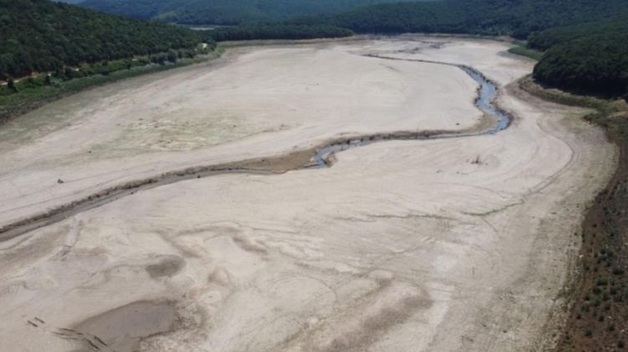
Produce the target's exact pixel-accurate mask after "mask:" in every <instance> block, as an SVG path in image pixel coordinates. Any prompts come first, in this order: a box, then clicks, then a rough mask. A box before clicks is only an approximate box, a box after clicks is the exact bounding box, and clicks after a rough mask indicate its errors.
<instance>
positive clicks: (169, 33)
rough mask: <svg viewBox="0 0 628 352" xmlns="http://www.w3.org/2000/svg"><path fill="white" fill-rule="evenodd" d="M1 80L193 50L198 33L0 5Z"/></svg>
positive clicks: (2, 0) (12, 0) (91, 14)
mask: <svg viewBox="0 0 628 352" xmlns="http://www.w3.org/2000/svg"><path fill="white" fill-rule="evenodd" d="M0 33H2V35H0V48H1V49H0V79H6V78H7V77H11V76H12V77H19V76H24V75H28V74H30V73H31V72H33V71H38V72H41V71H53V70H56V69H59V68H61V67H63V66H64V65H78V64H80V63H91V62H98V61H102V60H115V59H123V58H131V57H133V56H134V55H147V54H154V53H161V52H167V51H168V50H171V49H193V48H194V47H195V46H196V45H197V44H198V43H199V42H200V37H199V36H198V34H197V33H195V32H193V31H190V30H187V29H184V28H178V27H175V26H170V25H166V24H157V23H143V22H140V21H136V20H131V19H125V18H121V17H117V16H110V15H105V14H101V13H98V12H95V11H92V10H88V9H83V8H80V7H76V6H73V5H68V4H63V3H54V2H50V1H48V0H0Z"/></svg>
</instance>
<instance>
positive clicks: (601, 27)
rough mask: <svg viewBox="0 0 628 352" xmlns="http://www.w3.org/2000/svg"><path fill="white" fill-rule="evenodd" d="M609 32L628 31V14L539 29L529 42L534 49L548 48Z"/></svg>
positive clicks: (529, 45)
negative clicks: (609, 18) (611, 18)
mask: <svg viewBox="0 0 628 352" xmlns="http://www.w3.org/2000/svg"><path fill="white" fill-rule="evenodd" d="M625 12H626V11H624V13H625ZM608 33H616V34H619V33H628V15H626V16H620V17H618V18H615V19H613V20H605V21H595V22H584V23H579V24H576V25H571V26H564V27H557V28H551V29H546V30H543V31H538V32H535V33H533V34H532V35H531V36H530V38H529V40H528V43H527V44H528V47H530V48H532V49H536V50H547V49H549V48H551V47H553V46H555V45H558V44H563V43H566V42H568V41H571V40H574V39H578V38H582V37H587V36H592V35H605V34H608Z"/></svg>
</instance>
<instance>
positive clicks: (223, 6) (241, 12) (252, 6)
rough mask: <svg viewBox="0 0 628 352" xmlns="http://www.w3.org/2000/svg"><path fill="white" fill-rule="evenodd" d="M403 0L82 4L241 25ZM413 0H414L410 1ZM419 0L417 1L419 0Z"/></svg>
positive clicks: (103, 0) (108, 0)
mask: <svg viewBox="0 0 628 352" xmlns="http://www.w3.org/2000/svg"><path fill="white" fill-rule="evenodd" d="M397 1H399V0H270V1H269V0H87V1H85V2H84V3H82V4H81V5H82V6H85V7H88V8H92V9H95V10H99V11H103V12H107V13H112V14H118V15H124V16H129V17H133V18H138V19H144V20H146V19H157V20H163V21H167V22H178V23H186V24H239V23H243V22H252V21H275V20H283V19H287V18H290V17H293V16H301V15H314V14H331V13H336V12H341V11H347V10H350V9H352V8H355V7H358V6H365V5H372V4H378V3H391V2H397ZM408 1H412V0H408ZM415 1H416V0H415Z"/></svg>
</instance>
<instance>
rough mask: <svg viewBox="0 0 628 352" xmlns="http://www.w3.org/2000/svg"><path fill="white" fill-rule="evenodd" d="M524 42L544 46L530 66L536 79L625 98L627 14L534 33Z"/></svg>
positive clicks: (627, 94) (627, 93) (627, 83)
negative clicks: (540, 57) (611, 19)
mask: <svg viewBox="0 0 628 352" xmlns="http://www.w3.org/2000/svg"><path fill="white" fill-rule="evenodd" d="M528 45H529V46H530V47H532V48H536V49H547V51H546V52H545V54H544V55H543V58H542V59H541V61H539V63H538V64H537V65H536V67H535V68H534V78H535V79H537V80H538V81H540V82H543V83H545V84H548V85H551V86H554V87H558V88H562V89H564V90H567V91H571V92H575V93H583V94H595V95H600V96H603V97H623V98H624V99H626V100H628V16H626V17H623V18H619V19H617V20H614V21H600V22H588V23H583V24H580V25H571V26H568V27H558V28H552V29H548V30H545V31H541V32H537V33H535V34H533V35H532V37H531V38H530V41H529V43H528Z"/></svg>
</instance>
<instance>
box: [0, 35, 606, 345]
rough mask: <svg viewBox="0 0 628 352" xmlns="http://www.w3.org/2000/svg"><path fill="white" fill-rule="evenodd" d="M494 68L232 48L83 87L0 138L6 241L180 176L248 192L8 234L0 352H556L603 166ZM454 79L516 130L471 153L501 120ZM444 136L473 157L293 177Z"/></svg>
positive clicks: (126, 202)
mask: <svg viewBox="0 0 628 352" xmlns="http://www.w3.org/2000/svg"><path fill="white" fill-rule="evenodd" d="M507 49H508V46H507V45H506V44H503V43H498V42H492V41H478V40H463V39H447V38H438V39H435V38H421V37H398V38H387V39H382V40H364V41H356V42H343V43H324V44H315V45H306V46H293V47H259V48H242V49H234V50H232V51H230V52H229V53H228V54H227V56H226V57H225V58H224V59H222V61H221V63H219V64H217V65H216V64H213V65H206V66H203V65H201V66H194V67H188V68H183V69H180V70H175V71H172V72H165V73H160V74H156V75H151V76H147V77H140V78H137V79H132V80H128V81H124V82H119V83H115V84H112V85H109V86H106V87H101V88H96V89H92V90H90V91H87V92H84V93H81V94H78V95H76V96H73V97H70V98H67V99H64V100H62V101H59V102H56V103H53V104H50V105H48V106H46V107H44V108H42V109H39V110H37V111H34V112H32V113H30V114H28V115H26V116H24V117H22V118H20V119H17V120H15V121H14V122H13V123H12V124H11V125H9V126H7V127H6V128H4V129H2V130H0V152H1V153H0V162H1V163H2V165H7V167H5V168H3V170H2V171H1V172H0V197H2V199H3V200H4V201H3V202H2V203H1V204H0V227H6V226H7V225H8V224H12V223H13V224H15V223H19V221H20V220H21V219H28V218H29V217H33V216H35V215H36V214H44V213H46V212H47V211H51V210H53V209H58V208H60V207H63V206H64V205H66V204H72V203H73V202H77V201H80V200H81V199H87V198H88V197H89V196H90V195H93V194H100V193H101V192H107V190H109V189H112V188H114V187H116V185H124V184H133V182H138V181H137V180H150V179H151V178H152V177H156V176H158V175H167V174H168V173H174V174H173V175H175V176H176V172H177V170H193V171H194V170H195V171H197V172H199V173H203V172H206V173H211V172H215V171H216V170H210V169H202V168H203V167H204V166H205V165H223V166H227V168H232V170H226V171H234V170H233V169H236V168H237V170H235V171H238V172H237V173H234V172H226V173H221V174H219V175H212V177H202V178H194V177H193V178H188V179H186V180H178V182H165V183H164V184H160V185H159V187H147V188H146V189H143V190H142V191H140V192H136V193H133V194H128V195H127V196H126V197H124V198H119V199H117V200H115V201H112V202H108V203H106V204H104V203H103V204H97V205H98V206H93V207H86V208H85V209H83V210H84V211H81V212H76V213H73V214H70V215H68V216H65V217H63V218H60V219H57V220H58V221H55V222H54V223H52V222H51V223H49V224H46V225H45V226H38V227H37V228H32V229H27V230H28V231H21V232H20V233H15V234H14V236H5V237H4V239H5V240H4V241H2V242H1V243H0V278H2V280H1V281H0V282H1V284H0V299H1V300H2V302H3V304H2V307H0V313H1V314H2V316H3V317H4V319H3V321H2V322H0V338H1V340H2V341H3V346H6V347H7V348H9V349H11V350H34V349H41V348H44V347H45V349H46V350H47V351H68V350H96V349H97V350H104V351H107V350H116V351H135V350H141V351H175V350H176V351H180V350H185V351H205V350H220V351H234V352H235V351H238V352H241V351H255V352H258V351H372V352H376V351H378V352H379V351H410V350H412V351H428V350H430V351H431V350H436V351H460V350H464V351H505V350H508V351H511V350H537V349H539V348H541V347H547V346H551V345H552V344H553V343H554V341H552V339H551V337H548V335H547V334H546V332H547V331H548V330H551V329H552V328H553V327H554V326H555V324H556V323H557V322H558V320H560V319H559V318H560V317H559V316H558V315H557V314H555V313H556V312H557V311H560V310H557V307H560V305H561V304H562V303H563V302H562V301H561V298H560V297H561V296H560V294H559V293H560V290H561V288H562V286H563V284H564V283H565V281H566V279H567V274H568V273H569V271H570V268H571V267H572V266H573V265H574V263H575V258H576V254H577V253H578V249H579V245H580V244H579V242H578V238H576V237H575V236H573V233H574V232H576V231H577V228H578V226H579V223H580V221H581V220H582V212H583V210H584V209H585V207H586V205H587V203H588V202H589V201H591V200H592V199H593V196H594V195H595V194H596V192H598V191H599V190H600V189H601V187H602V186H603V185H604V184H605V182H606V181H607V180H608V179H609V177H610V175H611V173H612V171H613V168H614V165H615V163H616V158H617V152H616V150H615V148H614V147H613V146H612V145H611V144H610V143H608V141H607V140H606V138H605V137H604V134H603V132H602V131H600V130H598V129H597V128H595V127H593V126H591V125H588V124H586V123H584V122H583V121H582V120H581V119H580V116H581V115H582V113H583V111H581V110H578V109H568V108H565V107H561V106H558V105H554V104H550V103H546V102H542V101H540V100H536V99H534V98H532V97H530V96H527V95H526V94H525V93H522V92H521V91H519V90H518V89H517V88H516V87H514V86H513V85H512V84H511V83H513V82H515V81H516V80H517V79H518V78H520V77H522V76H524V75H526V74H528V73H529V72H530V71H531V69H532V63H531V62H528V61H525V60H522V59H519V58H516V57H513V56H510V55H508V54H505V51H506V50H507ZM383 57H386V58H387V59H383ZM434 62H439V63H446V64H451V65H453V66H449V65H436V64H434ZM456 65H463V66H465V67H471V68H473V69H475V70H477V71H478V72H480V73H481V74H482V75H484V76H485V77H486V78H487V79H489V80H490V81H491V82H494V84H495V85H496V86H497V87H498V88H499V90H500V94H499V97H498V99H497V103H498V104H499V106H500V108H502V109H504V110H505V111H508V112H509V113H511V114H512V115H513V116H515V117H516V118H515V120H514V122H513V123H512V124H511V126H510V127H509V128H508V129H506V130H503V131H501V132H500V133H496V134H478V133H477V132H478V131H484V130H487V129H490V124H491V123H493V122H494V121H493V122H491V121H489V120H490V119H487V118H486V116H484V113H483V112H482V111H480V110H479V109H477V108H476V106H475V105H474V102H475V99H476V97H477V92H476V90H477V88H478V86H477V82H475V81H474V80H473V79H471V78H470V77H469V76H468V75H467V74H466V73H465V72H463V71H462V70H460V69H459V68H458V67H456ZM400 131H401V132H400ZM435 131H438V133H441V134H442V133H446V134H448V135H458V136H460V135H464V137H463V138H444V139H435V138H434V139H430V138H428V139H424V138H423V139H422V140H403V141H401V140H396V141H394V140H391V141H386V142H385V143H375V144H369V145H365V146H363V147H361V148H355V149H350V150H346V151H344V152H342V153H339V154H337V155H335V156H334V159H335V161H336V162H335V164H334V166H333V167H331V168H324V169H309V168H304V169H303V168H301V169H298V170H293V171H289V170H292V169H294V167H291V165H292V166H294V165H300V166H303V165H307V164H309V163H313V162H315V160H312V159H310V158H311V155H312V154H311V153H310V152H311V151H313V150H315V149H317V148H318V147H319V146H321V145H325V144H326V143H329V141H341V140H352V139H353V138H355V137H356V136H394V135H396V134H397V135H399V134H400V133H401V134H403V133H406V134H410V135H414V134H416V135H417V136H424V135H426V134H428V135H432V134H433V133H435ZM382 138H384V137H382ZM308 153H310V154H308ZM243 160H244V161H247V162H245V163H242V161H243ZM247 163H248V164H247ZM243 165H244V166H243ZM195 168H196V169H195ZM251 170H253V171H256V172H250V171H251ZM260 170H262V171H264V172H263V174H260V172H259V171H260ZM240 171H244V172H240ZM286 171H289V172H286ZM195 176H197V175H195ZM198 176H207V175H205V174H203V175H200V174H199V175H198ZM116 320H125V321H127V322H128V321H131V322H132V324H131V323H129V324H131V325H133V327H129V328H126V327H124V326H125V325H123V324H122V325H121V324H120V323H119V322H117V321H116Z"/></svg>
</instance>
